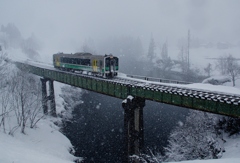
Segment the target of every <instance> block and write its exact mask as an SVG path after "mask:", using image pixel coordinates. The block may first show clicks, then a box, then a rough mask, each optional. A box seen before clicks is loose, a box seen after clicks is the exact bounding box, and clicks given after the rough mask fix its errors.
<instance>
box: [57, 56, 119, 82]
mask: <svg viewBox="0 0 240 163" xmlns="http://www.w3.org/2000/svg"><path fill="white" fill-rule="evenodd" d="M53 65H54V67H55V68H58V69H61V70H65V71H79V72H87V73H92V74H94V75H97V76H101V77H104V78H107V77H109V78H111V77H114V76H117V74H118V68H119V59H118V57H116V56H113V55H112V54H110V55H106V54H105V55H93V54H91V53H75V54H65V53H57V54H53Z"/></svg>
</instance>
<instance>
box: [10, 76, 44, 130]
mask: <svg viewBox="0 0 240 163" xmlns="http://www.w3.org/2000/svg"><path fill="white" fill-rule="evenodd" d="M14 78H15V81H17V83H16V82H13V84H12V87H13V89H12V91H13V105H14V108H15V115H16V118H17V122H18V125H19V126H20V127H21V132H22V133H25V127H26V125H27V121H28V120H29V119H30V127H32V128H33V127H34V126H35V125H36V123H37V122H38V121H39V120H40V119H41V118H42V116H40V117H38V115H39V114H40V110H41V107H40V106H41V103H40V91H39V90H40V88H39V87H40V86H38V85H40V83H37V82H36V81H35V79H34V78H33V76H31V75H28V74H24V73H23V72H20V71H18V72H17V73H16V74H15V76H14ZM39 118H40V119H39Z"/></svg>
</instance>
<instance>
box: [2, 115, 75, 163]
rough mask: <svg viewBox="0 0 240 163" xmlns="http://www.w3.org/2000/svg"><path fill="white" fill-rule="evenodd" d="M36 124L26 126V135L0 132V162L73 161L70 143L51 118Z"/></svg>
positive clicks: (69, 162) (57, 162)
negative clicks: (31, 127)
mask: <svg viewBox="0 0 240 163" xmlns="http://www.w3.org/2000/svg"><path fill="white" fill-rule="evenodd" d="M37 126H38V127H37V128H36V129H29V128H27V129H26V135H24V134H22V133H20V132H15V134H14V136H10V135H8V134H5V133H3V132H0V140H1V141H0V153H1V155H0V163H73V160H74V159H76V158H75V157H74V156H73V155H71V154H70V153H69V151H68V150H69V149H70V148H72V145H71V143H70V141H69V140H68V139H67V138H66V137H65V136H64V135H63V134H62V133H60V132H59V128H58V127H57V126H56V125H54V124H53V122H51V119H50V118H46V119H43V120H41V121H40V122H39V123H38V125H37Z"/></svg>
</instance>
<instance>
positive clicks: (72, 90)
mask: <svg viewBox="0 0 240 163" xmlns="http://www.w3.org/2000/svg"><path fill="white" fill-rule="evenodd" d="M61 90H62V94H60V95H59V96H60V97H61V98H63V100H64V102H63V106H64V109H65V110H64V111H63V112H62V113H61V116H62V117H63V118H64V119H65V120H68V119H71V118H72V111H73V109H74V107H75V106H77V105H79V104H81V103H82V102H83V101H82V94H83V92H84V91H83V90H82V89H80V88H76V87H73V86H64V87H62V88H61Z"/></svg>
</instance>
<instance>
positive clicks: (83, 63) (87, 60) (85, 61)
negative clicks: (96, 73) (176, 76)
mask: <svg viewBox="0 0 240 163" xmlns="http://www.w3.org/2000/svg"><path fill="white" fill-rule="evenodd" d="M81 64H82V65H90V59H82V61H81Z"/></svg>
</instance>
